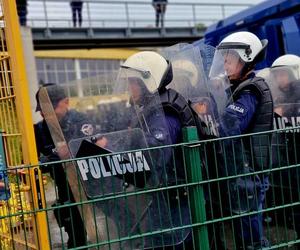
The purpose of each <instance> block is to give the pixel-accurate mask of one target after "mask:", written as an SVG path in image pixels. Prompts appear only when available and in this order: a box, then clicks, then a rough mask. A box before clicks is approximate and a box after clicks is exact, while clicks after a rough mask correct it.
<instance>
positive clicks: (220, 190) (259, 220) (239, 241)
mask: <svg viewBox="0 0 300 250" xmlns="http://www.w3.org/2000/svg"><path fill="white" fill-rule="evenodd" d="M268 187H269V182H268V177H265V178H263V179H262V182H261V184H260V189H259V190H260V192H259V199H258V201H259V202H258V206H257V211H259V210H261V209H262V208H263V203H264V200H265V193H266V191H267V189H268ZM205 189H206V191H205V193H206V199H207V203H206V213H207V219H208V220H211V219H218V218H222V217H227V216H230V215H235V214H234V213H233V212H232V211H229V210H228V209H226V208H229V207H231V205H230V203H231V201H230V199H229V198H230V195H229V196H228V195H224V191H225V190H229V186H228V182H224V183H223V182H219V185H217V184H216V185H215V186H214V185H211V186H210V188H209V189H208V187H206V188H205ZM212 197H221V201H220V200H216V201H213V200H212V199H211V198H212ZM225 234H226V228H225V227H224V223H212V224H208V235H209V241H210V248H211V249H218V250H219V249H226V246H225V244H224V242H225V240H226V239H225V237H226V235H225ZM233 234H234V236H235V244H236V247H237V248H238V249H239V248H242V249H243V248H247V246H251V247H252V246H256V245H257V247H260V246H261V245H264V244H267V241H265V240H264V237H263V216H262V213H258V214H256V215H252V216H242V214H241V217H239V218H237V219H234V220H233Z"/></svg>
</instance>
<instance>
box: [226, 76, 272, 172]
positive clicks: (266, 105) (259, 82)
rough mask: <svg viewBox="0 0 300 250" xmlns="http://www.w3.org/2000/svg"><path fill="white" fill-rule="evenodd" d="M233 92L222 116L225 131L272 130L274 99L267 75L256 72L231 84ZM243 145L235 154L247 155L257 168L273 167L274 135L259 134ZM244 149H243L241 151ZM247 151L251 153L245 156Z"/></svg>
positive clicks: (244, 141) (250, 163)
mask: <svg viewBox="0 0 300 250" xmlns="http://www.w3.org/2000/svg"><path fill="white" fill-rule="evenodd" d="M231 92H232V94H231V96H230V98H229V102H228V105H227V107H226V109H225V113H224V115H223V116H222V120H221V131H222V134H223V135H238V134H247V133H256V132H263V131H269V130H272V128H273V99H272V95H271V91H270V89H269V87H268V85H267V83H266V82H265V81H264V79H263V78H260V77H256V76H255V74H254V73H251V74H249V75H248V77H247V79H246V80H244V81H243V82H242V83H239V84H234V85H233V86H232V87H231ZM242 144H243V147H240V148H239V149H237V151H236V152H235V154H239V155H240V156H241V155H243V160H242V161H243V162H244V159H247V160H246V161H247V162H246V163H245V164H249V165H250V167H252V168H253V169H254V170H256V171H258V170H262V169H266V168H269V167H270V166H269V164H270V155H269V154H270V146H271V136H270V135H255V136H251V139H250V138H249V137H247V138H245V139H243V143H242ZM239 150H242V152H238V151H239ZM244 154H247V157H244Z"/></svg>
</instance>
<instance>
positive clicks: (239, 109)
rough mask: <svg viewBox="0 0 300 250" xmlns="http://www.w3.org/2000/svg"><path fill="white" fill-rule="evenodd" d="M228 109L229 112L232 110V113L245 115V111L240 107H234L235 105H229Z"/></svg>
mask: <svg viewBox="0 0 300 250" xmlns="http://www.w3.org/2000/svg"><path fill="white" fill-rule="evenodd" d="M228 108H229V109H231V110H234V111H236V112H239V113H241V114H244V113H245V109H244V108H243V107H240V106H238V105H235V104H230V105H229V106H228Z"/></svg>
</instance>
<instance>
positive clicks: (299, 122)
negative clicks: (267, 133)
mask: <svg viewBox="0 0 300 250" xmlns="http://www.w3.org/2000/svg"><path fill="white" fill-rule="evenodd" d="M273 125H274V129H286V128H295V127H298V126H300V117H299V116H297V117H289V118H288V117H277V118H274V122H273ZM286 132H297V133H299V132H300V130H299V129H296V130H295V129H293V130H287V131H286Z"/></svg>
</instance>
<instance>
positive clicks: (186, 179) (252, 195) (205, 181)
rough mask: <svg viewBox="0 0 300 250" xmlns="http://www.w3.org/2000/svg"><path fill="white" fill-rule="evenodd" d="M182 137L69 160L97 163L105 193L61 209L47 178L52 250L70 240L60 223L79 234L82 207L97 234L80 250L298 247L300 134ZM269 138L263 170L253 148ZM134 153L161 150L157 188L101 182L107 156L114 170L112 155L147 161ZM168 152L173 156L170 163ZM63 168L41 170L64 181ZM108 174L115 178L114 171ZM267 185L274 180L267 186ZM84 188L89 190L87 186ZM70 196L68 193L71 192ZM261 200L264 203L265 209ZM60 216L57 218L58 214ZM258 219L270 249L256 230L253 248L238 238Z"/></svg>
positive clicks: (139, 179)
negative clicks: (59, 171) (87, 209)
mask: <svg viewBox="0 0 300 250" xmlns="http://www.w3.org/2000/svg"><path fill="white" fill-rule="evenodd" d="M183 136H184V139H185V141H186V143H183V144H179V145H172V146H163V147H157V148H151V149H145V150H136V151H132V152H122V153H115V154H108V155H101V156H92V157H85V158H81V159H74V160H72V161H70V162H73V163H75V164H73V165H72V166H73V167H75V166H78V165H77V164H78V161H79V160H82V161H87V162H88V161H89V159H94V160H95V161H93V160H90V162H94V165H93V164H91V165H86V166H87V168H85V172H86V173H87V174H89V173H88V172H91V171H94V172H93V174H94V175H93V176H94V178H96V179H97V180H99V186H97V185H96V186H95V185H94V186H93V188H94V189H99V190H100V191H99V190H98V191H99V192H100V193H102V195H98V196H94V197H93V198H91V197H90V198H89V199H88V200H81V202H75V201H74V200H73V201H72V199H71V198H70V202H67V203H66V202H65V203H63V204H62V203H59V202H58V200H59V199H58V193H57V190H56V189H55V188H53V186H54V185H53V181H52V180H51V178H49V180H48V182H47V183H48V184H47V185H46V186H45V192H46V194H45V195H46V199H47V208H46V211H47V215H48V227H49V232H50V235H49V236H50V242H51V244H52V248H53V249H63V248H67V241H68V236H67V235H66V233H65V231H64V228H60V227H59V226H58V225H57V222H56V221H60V223H59V224H64V223H61V221H62V220H65V219H66V217H68V220H69V221H68V222H69V223H70V225H72V227H73V228H74V232H76V229H77V228H78V219H77V218H75V217H76V216H75V217H74V214H73V212H72V208H75V207H77V209H79V210H80V209H82V207H83V206H90V208H91V210H90V211H92V217H93V219H94V222H93V223H94V226H95V228H96V229H97V232H98V234H97V237H96V238H94V239H92V238H89V236H88V238H87V243H86V245H85V246H78V247H76V249H87V248H89V249H144V248H146V247H148V248H150V249H222V248H221V247H224V249H237V248H240V249H255V248H257V249H262V248H264V249H278V248H283V249H284V248H286V249H287V248H289V249H299V246H300V236H299V233H300V229H299V224H300V197H299V196H300V194H299V191H300V181H299V172H300V167H299V161H300V159H299V157H300V154H299V152H300V151H299V150H300V149H299V148H300V145H299V128H295V129H294V128H293V129H285V130H277V131H271V132H267V133H258V134H252V135H245V136H237V137H231V138H222V139H211V140H205V141H203V140H202V141H199V140H198V137H197V132H196V131H195V129H194V128H188V129H186V130H185V131H183ZM254 138H255V140H254ZM265 139H268V140H270V147H269V148H268V149H267V151H268V153H269V155H270V161H269V164H268V165H267V166H264V168H260V169H258V168H257V166H258V165H262V164H255V162H254V154H253V151H252V150H251V149H252V148H253V147H252V146H253V143H254V141H255V142H256V143H257V142H259V141H260V140H265ZM256 145H257V144H256ZM247 149H249V150H247ZM262 150H263V149H262ZM134 152H142V155H146V154H148V153H149V152H155V155H160V156H161V157H157V159H152V160H153V162H151V165H150V168H152V167H155V166H154V165H155V164H156V165H159V166H160V168H163V169H164V170H163V171H162V172H161V173H160V175H159V177H160V178H161V181H160V182H159V183H158V184H157V185H156V184H155V185H152V184H151V185H148V183H149V182H148V180H149V178H151V177H149V176H147V175H146V173H145V172H143V171H141V172H140V173H139V175H134V177H133V179H132V178H131V179H130V180H129V179H127V178H128V176H126V174H124V175H123V176H116V178H117V179H116V180H117V181H116V183H118V181H119V180H122V181H123V183H124V188H123V189H122V190H120V189H118V188H117V187H114V181H112V182H110V183H109V184H108V183H105V182H102V181H101V176H102V177H103V176H104V175H103V174H104V171H106V173H108V172H109V170H108V169H107V168H106V169H101V162H102V163H103V159H104V158H105V157H106V159H107V162H106V164H108V166H110V167H111V166H112V165H111V164H112V163H111V162H109V161H110V160H109V159H112V158H113V155H115V156H118V157H120V155H121V156H122V157H121V158H122V161H124V159H125V163H126V160H128V159H129V158H130V164H131V166H133V165H134V164H138V163H137V162H135V163H134V161H140V160H141V159H140V158H139V159H138V158H134V157H131V156H130V155H129V156H130V157H129V158H127V157H128V153H129V154H130V153H131V154H134ZM170 152H171V156H170V157H167V155H168V153H170ZM152 155H153V154H152ZM121 158H118V159H121ZM100 159H102V160H100ZM133 159H134V160H133ZM158 160H159V161H160V162H158ZM165 160H168V161H169V162H164V161H165ZM96 161H97V162H98V164H99V165H97V164H96V163H95V162H96ZM112 162H113V161H112ZM123 163H124V162H123ZM125 163H124V164H125ZM127 163H128V162H127ZM127 163H126V164H127ZM139 163H140V162H139ZM61 164H63V165H67V164H68V163H67V161H64V162H52V163H51V164H49V163H47V164H41V168H42V169H44V170H47V171H48V173H49V172H50V173H51V171H52V177H54V178H61V177H62V175H59V176H57V168H61ZM143 164H145V162H143ZM72 166H71V165H68V167H72ZM103 166H105V163H104V165H103ZM134 166H135V165H134ZM136 166H137V165H136ZM105 167H107V166H105ZM76 168H77V177H78V183H79V182H81V183H82V178H83V172H82V169H81V170H80V169H79V168H78V167H76ZM97 168H98V169H97ZM128 169H129V168H128ZM128 169H127V170H128ZM124 171H125V170H124ZM55 173H56V174H55ZM110 173H111V175H113V169H112V168H111V169H110ZM46 175H49V174H46ZM55 175H56V177H55ZM266 179H268V180H269V182H270V185H269V186H268V185H267V183H266ZM264 180H265V182H263V181H264ZM93 181H95V180H93ZM137 183H139V184H137ZM104 185H109V187H110V188H109V189H108V188H107V186H104ZM82 187H83V188H84V189H85V187H84V185H83V186H82ZM265 189H266V192H264V190H265ZM66 190H68V192H67V193H68V194H70V192H71V191H70V190H69V187H68V186H66ZM107 190H110V191H109V192H107ZM84 191H85V190H84ZM105 192H107V193H106V194H105ZM263 195H264V196H265V198H264V199H263V197H262V196H263ZM259 200H263V204H262V206H260V202H259ZM145 204H146V205H145ZM158 204H159V205H158ZM41 211H42V210H41ZM54 211H55V214H56V216H57V217H58V219H57V220H55V218H54V216H53V212H54ZM39 212H40V211H39V210H38V211H37V210H35V211H30V212H26V213H31V214H36V213H39ZM14 216H16V215H15V214H13V213H11V214H7V215H5V216H1V217H0V220H1V221H4V220H6V219H7V218H11V217H14ZM82 216H83V220H85V218H87V216H86V215H84V214H83V215H82ZM253 216H262V217H263V235H264V239H267V240H268V242H269V244H265V245H264V243H266V240H265V241H264V242H263V243H262V244H257V242H255V239H254V238H255V232H254V231H253V230H254V228H255V227H253V230H252V231H250V235H248V239H247V242H246V239H245V238H239V237H238V236H239V235H241V233H242V232H243V230H244V227H242V226H241V223H242V221H243V222H245V221H246V222H247V221H250V219H251V218H253ZM89 223H90V222H89ZM28 230H30V229H28ZM75 234H76V233H75ZM186 235H189V236H187V237H186ZM249 240H250V244H249ZM182 241H183V243H182ZM164 242H168V244H166V245H168V246H165V247H162V245H164V244H163V243H164ZM170 242H171V244H170ZM260 243H261V242H260ZM159 246H161V247H160V248H159Z"/></svg>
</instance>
